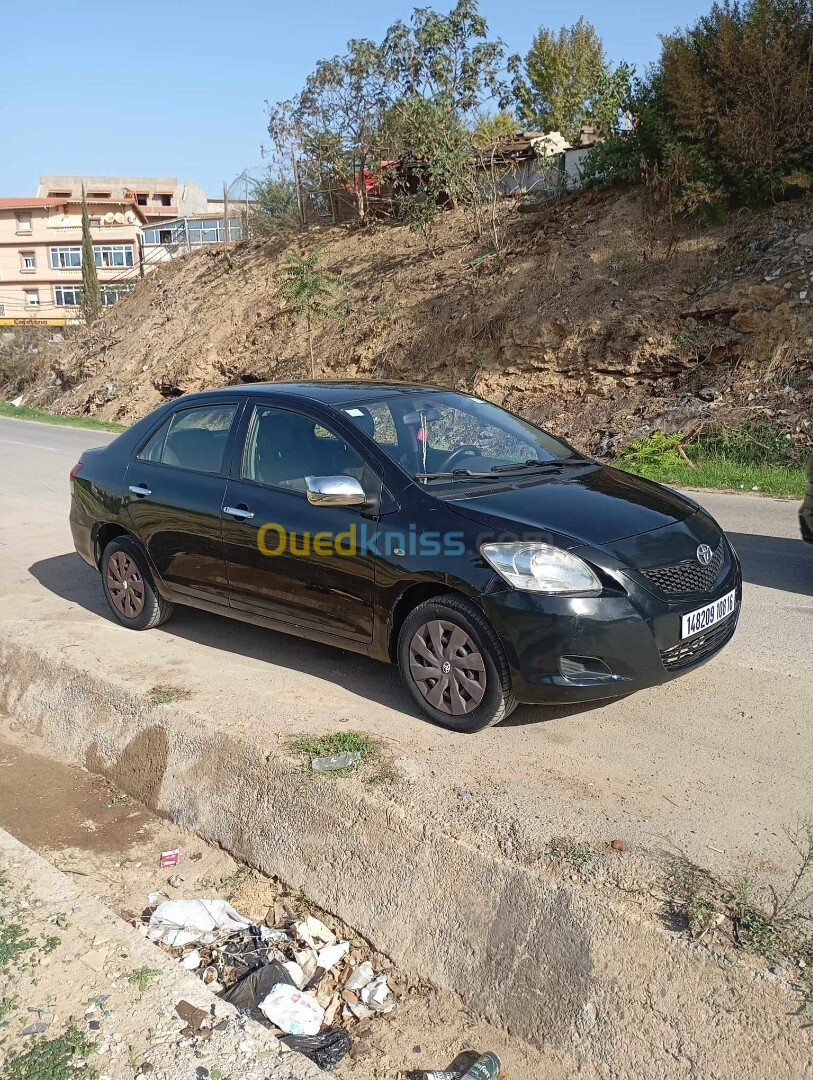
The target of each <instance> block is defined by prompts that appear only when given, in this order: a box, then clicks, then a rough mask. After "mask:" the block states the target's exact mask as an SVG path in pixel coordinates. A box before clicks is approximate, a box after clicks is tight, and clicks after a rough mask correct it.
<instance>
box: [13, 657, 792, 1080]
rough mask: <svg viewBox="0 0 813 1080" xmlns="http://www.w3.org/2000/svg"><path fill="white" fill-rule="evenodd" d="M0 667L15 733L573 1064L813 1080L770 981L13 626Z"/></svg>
mask: <svg viewBox="0 0 813 1080" xmlns="http://www.w3.org/2000/svg"><path fill="white" fill-rule="evenodd" d="M0 680H1V681H0V711H3V710H4V711H5V712H6V713H7V714H8V716H9V717H12V718H13V720H12V721H6V723H11V725H12V727H13V730H15V731H17V732H21V731H22V732H28V733H31V734H32V735H37V736H39V737H41V738H42V739H44V740H45V741H46V743H47V744H48V745H49V746H50V747H51V748H52V750H53V751H56V752H58V753H59V754H61V755H62V756H66V757H68V758H70V759H71V760H73V761H77V762H80V763H83V764H85V765H86V766H87V767H88V768H89V769H91V770H92V771H95V772H98V773H101V774H103V775H104V776H106V777H108V778H109V779H110V780H112V781H113V782H114V783H116V784H117V785H118V786H119V787H121V788H122V789H123V790H125V791H126V792H128V793H129V794H130V795H132V796H134V797H135V798H137V799H139V800H141V801H142V802H144V803H146V804H147V805H148V806H149V807H151V808H152V809H155V810H157V811H158V812H160V813H162V814H164V815H166V816H168V817H171V818H172V819H173V820H175V821H177V822H179V823H181V824H183V825H185V826H187V827H189V828H192V829H194V830H195V831H197V832H198V833H199V835H201V836H202V837H203V838H204V839H206V840H208V841H210V842H213V843H217V844H220V845H222V846H223V847H224V848H226V849H227V850H228V851H230V852H231V853H232V854H233V855H234V856H236V857H237V858H239V859H242V860H244V861H246V862H248V863H251V864H252V865H254V866H256V867H258V868H259V869H261V870H262V871H264V872H265V873H268V874H275V875H278V876H279V877H281V878H282V879H283V880H285V881H287V882H289V883H290V884H292V885H296V886H301V887H303V888H304V889H305V890H306V891H307V892H308V893H309V894H310V895H311V896H313V897H314V899H315V900H316V901H317V902H318V903H319V904H320V905H321V906H323V907H324V908H326V909H327V910H329V911H332V912H334V913H335V914H336V915H338V916H339V917H340V918H341V919H343V920H344V921H345V922H347V923H348V924H349V925H352V926H354V927H355V928H356V929H357V930H358V931H359V932H361V933H363V934H365V935H366V936H368V937H369V938H370V939H371V940H372V941H374V942H375V944H376V946H377V947H378V948H379V949H381V950H382V951H384V952H386V953H388V954H389V955H390V956H391V957H392V958H393V959H394V960H395V961H396V962H397V963H398V964H399V965H400V966H401V967H402V968H404V969H405V970H406V971H408V972H410V973H412V974H415V975H418V976H421V977H423V978H428V979H430V980H432V981H434V982H435V983H436V984H437V985H439V986H442V987H444V988H447V989H450V990H453V991H455V992H457V993H459V994H460V996H461V997H462V998H463V999H464V1001H466V1002H467V1003H468V1004H469V1005H471V1006H472V1007H473V1008H475V1009H476V1010H477V1011H479V1012H480V1013H481V1014H483V1015H484V1016H485V1017H486V1019H488V1020H490V1021H491V1022H495V1023H498V1024H501V1025H503V1026H504V1027H506V1028H508V1029H509V1031H510V1032H511V1033H512V1034H513V1035H519V1036H521V1037H523V1038H525V1039H526V1040H528V1041H529V1042H531V1043H533V1044H534V1045H538V1046H542V1045H547V1046H548V1047H553V1048H555V1049H556V1050H557V1051H558V1052H559V1053H560V1054H562V1055H563V1056H564V1057H565V1058H566V1059H569V1060H570V1061H571V1062H572V1064H573V1065H574V1067H579V1068H580V1069H581V1074H580V1075H582V1076H585V1077H590V1076H595V1077H602V1078H611V1077H612V1078H616V1077H619V1076H628V1075H629V1076H644V1075H646V1076H648V1077H663V1078H672V1077H675V1078H677V1077H684V1076H686V1075H703V1076H709V1077H712V1076H715V1077H725V1078H728V1077H734V1076H739V1075H741V1073H742V1068H743V1065H744V1063H746V1062H747V1063H748V1069H749V1075H750V1076H754V1077H763V1076H764V1077H768V1076H770V1077H772V1078H773V1080H781V1078H784V1077H787V1078H788V1080H801V1078H802V1077H807V1076H813V1065H811V1062H810V1060H809V1055H807V1054H805V1052H804V1048H803V1046H802V1045H801V1043H803V1041H804V1040H799V1044H798V1045H797V1037H798V1023H797V1021H795V1020H794V1019H793V1017H792V1015H791V1014H792V1013H793V1012H794V1011H795V1009H796V1008H797V1007H798V1001H797V1000H796V999H794V998H793V997H792V996H791V995H790V994H789V993H788V991H787V990H786V989H785V988H784V987H783V986H782V985H781V984H779V983H778V982H777V981H776V980H774V979H772V978H771V977H763V976H761V975H757V974H755V973H754V972H753V971H751V970H750V969H748V968H747V967H745V966H744V965H738V966H734V965H730V964H728V963H723V962H720V961H718V960H716V959H715V958H714V957H713V956H712V955H710V954H709V953H708V952H706V950H704V949H701V948H699V947H695V946H691V945H689V944H687V943H686V942H685V941H682V940H678V939H676V938H674V936H673V935H671V934H668V933H667V932H666V931H664V930H660V929H659V928H656V927H653V926H650V925H648V924H646V923H644V922H642V921H641V920H636V918H635V917H634V913H631V911H630V910H627V909H626V908H625V909H624V910H621V908H620V906H617V905H615V904H611V903H609V902H607V903H605V905H604V906H601V905H599V904H598V903H597V901H596V899H595V898H594V897H592V896H589V895H586V894H585V893H583V892H581V891H580V890H579V889H578V888H575V887H573V886H571V885H569V884H566V883H562V882H561V881H558V880H555V879H554V878H552V877H550V876H547V875H545V874H544V873H541V872H539V871H538V870H536V869H534V868H529V867H525V866H521V865H518V864H516V863H513V862H510V861H509V860H507V859H500V858H498V857H496V856H494V855H492V854H489V853H486V852H482V851H479V850H476V849H473V848H472V847H470V846H468V845H466V844H464V843H462V842H461V841H460V840H456V839H454V838H451V837H449V836H447V835H445V834H442V833H440V832H438V831H436V830H433V829H431V828H430V827H429V826H428V825H427V823H426V822H424V821H421V820H415V819H413V818H407V817H406V815H405V814H404V813H403V812H402V811H401V810H400V809H399V808H398V807H396V806H395V805H393V804H392V803H390V802H388V801H387V800H386V798H382V797H381V796H380V795H379V794H377V793H375V794H374V793H371V792H365V791H363V790H361V789H360V788H359V787H357V786H356V785H353V784H348V783H344V782H342V781H338V782H337V781H335V780H323V779H315V778H312V777H310V776H308V775H305V774H303V772H302V770H300V769H298V768H295V767H294V765H293V764H292V762H291V761H290V760H289V759H288V758H286V757H285V756H284V753H282V752H280V750H279V749H278V748H277V747H265V746H256V745H252V744H250V743H249V742H247V741H246V740H245V739H243V738H237V737H234V736H233V735H231V734H230V732H229V728H228V722H227V721H224V720H223V719H220V718H215V717H210V716H207V715H205V714H202V713H193V712H192V711H191V710H189V709H187V708H182V707H179V706H176V705H168V706H161V707H158V708H155V707H150V706H149V705H148V704H146V703H145V701H144V699H143V698H141V697H139V696H137V695H135V694H134V693H132V692H131V691H130V690H128V689H127V687H124V686H121V685H118V684H116V683H115V682H114V681H113V680H112V679H110V678H107V677H104V676H102V675H100V674H97V673H91V672H88V671H85V670H82V669H81V668H80V667H79V666H78V665H74V664H72V663H69V662H67V661H66V660H65V659H64V657H62V656H59V655H55V654H50V653H46V652H42V651H34V650H32V649H30V648H28V647H24V646H20V645H18V644H16V643H15V642H14V641H13V640H11V639H9V637H8V636H6V637H4V638H0ZM733 1001H736V1003H737V1004H736V1008H735V1007H733V1006H732V1004H731V1003H732V1002H733ZM692 1070H694V1071H692ZM523 1080H525V1078H523Z"/></svg>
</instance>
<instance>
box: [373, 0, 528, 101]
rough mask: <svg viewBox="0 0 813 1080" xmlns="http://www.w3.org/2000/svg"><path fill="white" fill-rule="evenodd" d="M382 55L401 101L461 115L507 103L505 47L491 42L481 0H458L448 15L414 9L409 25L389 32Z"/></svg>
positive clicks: (398, 23) (429, 10) (392, 27)
mask: <svg viewBox="0 0 813 1080" xmlns="http://www.w3.org/2000/svg"><path fill="white" fill-rule="evenodd" d="M382 50H383V53H384V56H385V57H386V60H387V63H388V67H389V72H390V77H391V79H392V81H393V83H394V85H395V90H396V97H397V98H400V99H402V100H405V101H409V100H411V99H412V98H414V97H422V98H428V99H431V100H435V101H442V102H443V103H444V104H445V105H447V106H449V107H450V108H451V109H453V110H454V112H455V113H456V114H457V115H462V114H465V113H468V112H470V111H472V110H474V109H477V108H479V107H480V106H481V105H482V104H483V102H484V100H488V99H491V98H494V99H496V100H497V102H498V103H499V105H500V107H502V106H503V105H504V104H506V103H507V100H508V94H507V88H506V86H505V84H504V83H503V81H502V78H501V71H502V67H503V57H504V51H505V46H504V44H503V42H502V41H501V40H500V39H499V38H497V39H495V40H490V39H489V37H488V23H487V22H486V20H485V18H484V17H483V16H482V15H481V14H480V12H479V9H478V7H477V0H458V2H457V3H456V4H455V6H454V7H453V8H452V10H451V11H450V12H449V13H448V15H441V14H439V13H438V12H436V11H432V9H431V8H415V9H414V10H413V12H412V18H411V20H410V22H409V24H406V23H404V22H402V21H401V20H400V19H399V20H398V21H397V22H395V23H393V25H392V26H391V27H390V28H389V30H388V31H387V33H386V35H385V37H384V43H383V46H382Z"/></svg>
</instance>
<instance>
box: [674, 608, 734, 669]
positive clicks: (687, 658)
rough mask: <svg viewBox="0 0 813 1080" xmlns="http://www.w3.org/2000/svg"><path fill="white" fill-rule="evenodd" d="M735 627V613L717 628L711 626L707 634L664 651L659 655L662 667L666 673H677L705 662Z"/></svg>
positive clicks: (720, 647)
mask: <svg viewBox="0 0 813 1080" xmlns="http://www.w3.org/2000/svg"><path fill="white" fill-rule="evenodd" d="M736 625H737V615H736V612H735V613H734V614H733V615H729V616H728V618H727V619H723V621H722V622H721V623H719V624H718V625H717V626H713V627H712V628H711V630H709V631H708V633H705V634H698V636H697V637H693V638H690V639H689V640H688V641H681V642H680V644H679V645H674V646H673V647H672V648H671V649H666V650H665V651H664V652H662V653H661V660H662V661H663V666H664V667H665V668H666V670H667V671H679V670H680V669H681V668H684V667H689V665H690V664H696V663H698V662H699V661H700V660H707V659H708V658H709V657H710V656H711V655H712V654H713V653H715V652H717V650H718V649H722V647H723V645H725V643H726V642H727V641H728V640H729V638H730V637H731V635H732V634H733V633H734V629H735V627H736Z"/></svg>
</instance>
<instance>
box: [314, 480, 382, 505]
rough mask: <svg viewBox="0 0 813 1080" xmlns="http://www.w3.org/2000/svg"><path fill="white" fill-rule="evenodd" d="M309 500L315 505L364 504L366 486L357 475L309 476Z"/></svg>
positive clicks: (365, 500)
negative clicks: (363, 485)
mask: <svg viewBox="0 0 813 1080" xmlns="http://www.w3.org/2000/svg"><path fill="white" fill-rule="evenodd" d="M305 486H306V490H307V493H308V502H309V503H312V504H313V505H314V506H363V505H364V503H366V502H367V496H366V495H365V494H364V488H363V487H362V486H361V484H360V483H359V482H358V480H356V478H355V476H308V477H306V478H305Z"/></svg>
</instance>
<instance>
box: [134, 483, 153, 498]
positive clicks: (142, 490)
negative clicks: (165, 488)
mask: <svg viewBox="0 0 813 1080" xmlns="http://www.w3.org/2000/svg"><path fill="white" fill-rule="evenodd" d="M130 491H132V493H133V495H137V496H138V497H139V499H146V498H147V496H148V495H152V491H151V490H150V488H148V487H146V486H145V485H144V484H130Z"/></svg>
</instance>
